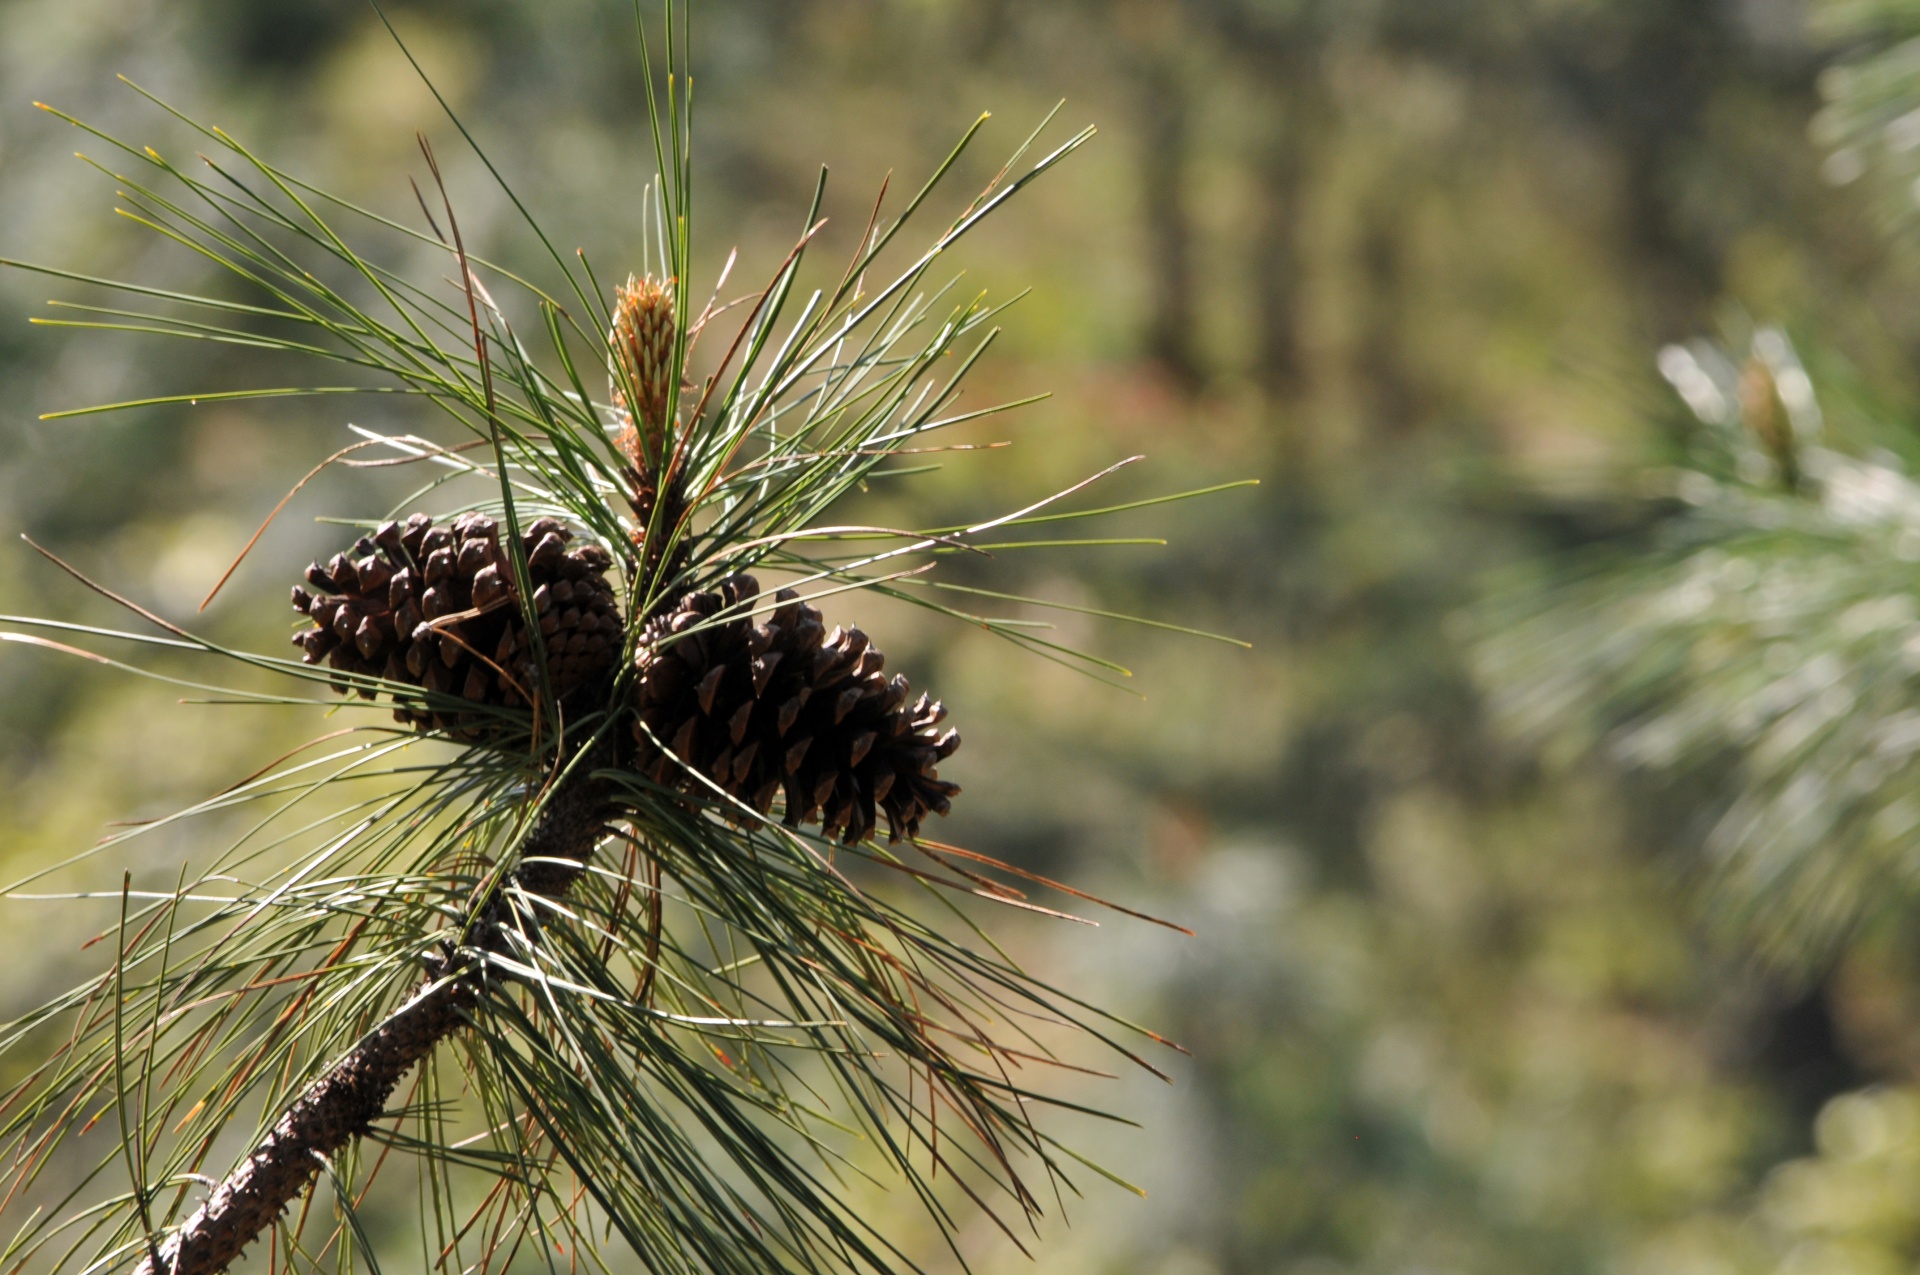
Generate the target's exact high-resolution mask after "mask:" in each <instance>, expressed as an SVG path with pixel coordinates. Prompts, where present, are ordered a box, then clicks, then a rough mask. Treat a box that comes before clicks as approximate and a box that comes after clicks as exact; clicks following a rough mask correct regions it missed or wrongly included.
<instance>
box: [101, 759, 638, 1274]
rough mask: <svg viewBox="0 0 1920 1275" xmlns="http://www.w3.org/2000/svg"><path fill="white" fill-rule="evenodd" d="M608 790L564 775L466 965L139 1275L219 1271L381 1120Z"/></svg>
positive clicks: (562, 889)
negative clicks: (517, 908)
mask: <svg viewBox="0 0 1920 1275" xmlns="http://www.w3.org/2000/svg"><path fill="white" fill-rule="evenodd" d="M608 797H609V792H608V788H607V786H606V785H605V783H603V782H602V781H599V780H596V779H594V778H592V776H591V775H590V774H588V773H587V772H586V771H585V770H584V768H580V769H577V770H576V775H575V777H573V778H569V779H568V780H565V781H563V782H562V784H561V786H560V788H559V789H558V790H557V791H556V792H555V793H554V795H553V797H552V799H551V801H550V803H549V805H548V808H547V810H546V812H545V813H544V814H543V815H542V816H541V818H540V821H539V823H538V824H536V825H535V826H534V828H533V829H532V831H530V832H529V833H528V835H527V839H526V841H525V843H524V844H523V846H522V848H521V856H520V859H521V861H520V865H519V867H518V868H516V869H515V871H514V874H513V883H512V885H513V887H514V888H511V889H502V890H497V891H494V892H493V893H492V894H491V895H490V896H489V897H488V898H487V900H486V901H485V902H484V903H483V904H482V905H481V906H480V908H479V909H478V911H477V914H476V915H475V916H474V917H473V918H472V921H471V924H470V925H469V926H468V927H467V928H468V930H469V932H470V934H471V936H472V941H471V943H470V945H469V946H468V947H467V948H466V949H464V950H465V952H467V953H468V954H469V955H467V956H466V958H465V959H464V960H463V961H461V963H460V965H459V967H458V968H453V969H446V970H442V971H438V972H436V975H435V977H433V978H430V979H428V980H427V982H426V983H425V984H424V985H422V986H421V988H420V989H419V990H418V991H417V992H416V993H415V994H414V996H413V998H412V999H410V1000H409V1001H408V1002H407V1003H406V1004H405V1005H402V1006H401V1007H400V1008H399V1009H398V1010H395V1011H394V1013H393V1014H392V1015H391V1016H390V1017H389V1018H388V1019H387V1020H386V1021H385V1022H383V1023H381V1024H380V1026H378V1027H376V1028H375V1029H374V1030H373V1031H372V1032H370V1033H368V1034H367V1035H366V1036H365V1037H364V1038H363V1039H362V1040H361V1041H360V1043H359V1044H357V1045H355V1046H354V1047H353V1049H352V1050H350V1051H349V1052H348V1053H347V1055H346V1056H345V1057H343V1058H342V1059H340V1061H339V1062H337V1063H335V1064H334V1065H333V1066H332V1067H330V1068H328V1070H327V1072H326V1074H324V1075H323V1076H321V1077H320V1079H318V1080H316V1081H315V1082H314V1083H313V1084H312V1085H311V1086H310V1087H309V1088H308V1089H307V1091H306V1092H305V1093H304V1094H302V1095H301V1096H300V1097H299V1099H298V1100H296V1101H295V1102H294V1104H293V1105H292V1106H291V1107H290V1108H288V1110H287V1113H286V1114H285V1115H283V1116H282V1117H281V1118H280V1120H279V1121H278V1122H277V1123H276V1124H275V1125H274V1126H273V1129H272V1131H271V1132H269V1133H268V1134H267V1136H266V1137H265V1138H263V1139H262V1140H261V1142H260V1145H259V1146H257V1147H256V1148H254V1150H253V1151H252V1152H251V1153H250V1154H249V1155H248V1156H247V1158H246V1159H244V1160H242V1161H241V1162H240V1164H239V1165H238V1167H236V1168H235V1169H234V1170H233V1172H231V1173H229V1174H228V1175H227V1177H226V1180H225V1181H223V1182H221V1183H220V1185H219V1186H217V1187H215V1188H214V1191H213V1193H212V1195H210V1196H209V1197H208V1198H207V1202H206V1203H205V1204H203V1205H201V1206H200V1207H199V1208H198V1209H196V1210H195V1211H194V1212H193V1214H192V1215H191V1216H190V1217H188V1218H187V1220H186V1222H185V1223H183V1224H182V1225H181V1227H180V1229H179V1230H177V1231H176V1232H175V1233H174V1234H173V1235H172V1236H171V1237H169V1238H168V1240H167V1241H166V1243H165V1244H164V1245H162V1246H161V1249H160V1266H159V1269H158V1270H156V1269H155V1267H154V1263H153V1259H152V1258H151V1257H149V1258H147V1259H146V1260H143V1261H142V1262H141V1263H140V1265H139V1267H138V1268H137V1270H136V1272H135V1275H219V1273H220V1272H222V1271H225V1270H226V1269H227V1268H228V1267H229V1266H230V1265H232V1264H233V1262H234V1261H235V1259H237V1258H238V1257H239V1256H240V1254H241V1251H242V1250H244V1249H245V1248H246V1247H247V1245H249V1244H251V1243H252V1242H253V1241H254V1240H255V1239H256V1238H257V1237H258V1236H259V1235H260V1233H261V1232H263V1231H265V1230H266V1229H267V1228H268V1227H269V1226H271V1225H273V1223H274V1222H275V1220H277V1219H278V1218H279V1217H280V1215H281V1214H282V1213H284V1212H285V1211H286V1209H287V1206H288V1205H289V1204H291V1203H292V1202H293V1201H294V1200H296V1199H298V1198H299V1197H300V1196H301V1194H302V1193H303V1192H305V1191H306V1189H307V1187H308V1186H309V1185H310V1184H311V1183H312V1182H313V1180H314V1177H315V1176H316V1175H317V1174H318V1173H319V1171H320V1168H321V1165H322V1162H323V1160H331V1159H332V1158H333V1157H334V1155H335V1154H336V1153H337V1152H338V1151H339V1150H340V1149H341V1148H342V1147H344V1146H346V1145H347V1144H348V1143H350V1142H352V1141H354V1140H355V1139H357V1138H360V1137H362V1136H363V1135H365V1134H366V1132H367V1131H368V1130H369V1129H371V1128H372V1127H373V1123H374V1121H376V1120H378V1119H379V1118H380V1115H381V1113H382V1112H383V1111H385V1110H386V1105H387V1100H388V1099H389V1098H390V1097H392V1095H393V1091H394V1088H395V1086H397V1085H398V1084H399V1083H400V1081H401V1079H402V1078H404V1077H405V1076H406V1074H407V1073H408V1072H409V1071H411V1070H412V1069H413V1066H414V1064H415V1063H418V1062H421V1061H423V1060H425V1059H427V1058H428V1057H429V1056H430V1055H431V1054H432V1053H433V1051H434V1049H435V1047H436V1046H438V1045H439V1043H440V1042H441V1041H442V1040H445V1039H446V1038H447V1037H448V1036H450V1035H452V1034H453V1033H454V1032H455V1031H456V1030H458V1029H459V1027H460V1026H461V1025H462V1024H463V1023H464V1022H465V1021H466V1015H467V1013H468V1011H469V1010H470V1009H472V1007H473V1006H474V1004H475V1003H476V1002H477V1000H478V993H479V984H480V982H481V980H482V979H483V978H484V977H485V974H486V970H487V963H486V959H485V958H486V956H487V955H491V954H499V953H501V952H503V951H504V950H505V945H506V941H507V940H506V933H507V928H508V926H509V925H510V924H512V923H513V921H514V920H515V919H516V918H514V917H513V916H512V912H513V904H512V899H513V896H514V894H515V893H525V894H527V895H531V896H534V897H536V898H541V899H549V900H558V899H560V898H563V897H565V895H566V894H567V892H568V891H569V890H570V889H572V887H573V884H574V882H576V881H577V880H579V878H580V875H581V873H582V871H583V870H584V868H585V864H586V860H587V858H588V856H589V855H591V854H592V853H593V848H594V846H595V844H597V843H598V841H599V840H600V836H601V834H602V832H603V831H604V821H605V819H606V817H607V814H608V813H609V809H610V803H609V800H608Z"/></svg>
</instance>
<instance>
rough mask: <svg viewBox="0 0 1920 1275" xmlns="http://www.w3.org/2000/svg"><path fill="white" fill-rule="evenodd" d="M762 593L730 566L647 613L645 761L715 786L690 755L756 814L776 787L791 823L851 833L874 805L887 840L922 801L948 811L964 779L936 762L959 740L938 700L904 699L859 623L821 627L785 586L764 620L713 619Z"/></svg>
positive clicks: (915, 820)
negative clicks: (948, 777)
mask: <svg viewBox="0 0 1920 1275" xmlns="http://www.w3.org/2000/svg"><path fill="white" fill-rule="evenodd" d="M759 594H760V586H759V584H758V583H757V582H756V581H755V580H754V579H753V577H752V576H745V575H737V576H733V577H731V578H730V579H728V580H726V581H725V582H723V583H722V584H721V585H720V590H719V592H717V593H695V594H690V595H689V596H687V597H686V598H684V599H682V600H681V602H680V603H679V606H678V607H677V609H675V610H674V611H673V612H671V613H669V614H666V615H663V616H661V617H659V618H658V619H656V620H655V621H654V622H653V623H652V624H650V625H649V626H648V632H647V634H646V641H645V642H644V643H643V644H642V648H641V653H640V656H639V662H640V680H639V704H640V713H639V723H638V724H637V725H636V726H635V730H634V734H635V736H636V738H637V739H638V747H637V748H636V750H635V765H636V766H637V768H638V769H639V770H640V771H641V773H643V774H645V775H646V776H647V777H648V778H650V779H652V780H653V781H654V782H655V783H659V784H665V785H668V786H672V787H677V788H680V789H682V790H683V791H686V792H689V793H695V794H698V793H701V792H710V790H708V789H706V787H705V785H703V784H702V783H701V782H700V781H699V780H697V779H696V778H694V777H693V776H692V775H690V774H689V773H688V772H687V769H686V768H687V767H688V766H691V767H692V768H693V769H694V770H696V771H698V772H699V773H700V774H701V775H704V776H706V777H707V778H708V779H710V780H712V781H713V783H714V784H716V785H718V786H719V787H720V788H721V789H723V790H724V791H726V792H727V793H729V794H730V795H732V796H733V797H735V798H736V799H738V800H739V801H741V802H743V803H745V804H746V805H748V806H751V807H752V808H753V809H754V810H756V811H758V812H760V813H761V814H765V813H767V812H768V810H770V809H771V808H772V805H773V801H774V798H775V797H776V796H783V797H784V802H785V807H786V810H785V818H786V823H787V824H788V826H790V827H798V826H799V825H800V824H802V823H812V822H814V821H816V820H817V821H819V822H820V823H821V824H822V826H823V828H824V830H825V831H826V833H827V835H828V836H830V837H834V838H837V839H838V840H840V841H843V842H845V843H846V844H848V845H854V844H857V843H859V842H861V841H864V840H866V839H867V838H868V837H869V836H871V835H872V834H873V831H874V827H875V819H876V816H877V814H878V812H880V811H884V812H885V813H886V816H887V831H888V836H889V839H891V840H895V841H897V840H899V839H900V838H901V837H903V836H905V837H912V836H914V835H916V834H917V833H918V831H919V828H920V821H921V819H922V818H923V817H925V815H926V814H927V812H928V811H932V812H933V813H935V814H941V815H944V814H946V813H947V810H948V806H949V803H950V801H951V799H952V798H953V797H954V796H955V795H956V794H958V793H959V791H960V788H959V786H958V785H957V784H951V783H947V782H945V781H944V780H942V779H941V778H940V777H939V775H938V774H937V773H936V772H935V769H934V767H935V765H936V764H937V763H938V762H940V761H942V760H944V759H945V758H947V757H950V756H951V755H952V754H953V751H954V750H955V749H956V748H958V747H960V734H959V732H958V731H953V730H949V731H946V732H945V733H942V732H941V731H940V730H939V724H940V722H941V720H942V719H943V718H944V717H946V715H947V710H946V708H945V707H944V706H943V705H941V704H939V703H936V702H933V701H931V700H929V699H928V697H927V696H926V695H924V694H923V695H921V696H920V698H919V699H918V700H916V701H914V702H913V703H911V704H909V703H908V702H907V696H908V693H909V688H908V686H907V679H906V678H904V677H901V676H899V675H895V676H894V677H893V678H892V679H888V678H887V677H885V676H884V675H883V674H882V673H881V671H880V670H881V666H882V664H883V663H884V660H883V657H882V656H881V654H880V652H879V651H878V650H876V649H874V647H873V645H872V644H871V643H870V642H869V641H868V640H867V636H866V634H864V633H862V632H861V631H860V630H859V629H856V628H846V629H839V628H836V629H834V631H833V632H832V633H831V634H828V633H827V632H826V631H825V629H824V626H823V625H822V623H821V619H820V612H819V611H817V610H815V609H814V608H813V607H812V606H809V605H808V604H807V603H805V602H802V601H800V599H799V597H798V595H797V594H795V593H794V592H793V591H792V590H791V589H782V590H780V592H778V593H776V594H775V595H774V600H775V601H776V602H778V603H779V605H778V607H776V609H775V610H774V611H773V613H772V614H771V615H768V616H766V617H764V622H763V623H756V622H755V621H754V620H753V619H751V618H748V617H745V616H742V617H738V618H733V619H723V620H715V619H714V617H715V616H717V615H719V613H720V612H721V611H722V610H724V609H727V608H729V607H735V608H739V607H742V604H744V603H746V602H747V601H748V600H749V599H751V598H754V597H757V596H759ZM662 746H664V749H665V750H666V751H663V748H662Z"/></svg>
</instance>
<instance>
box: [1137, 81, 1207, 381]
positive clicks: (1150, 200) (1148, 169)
mask: <svg viewBox="0 0 1920 1275" xmlns="http://www.w3.org/2000/svg"><path fill="white" fill-rule="evenodd" d="M1133 78H1134V82H1135V85H1136V88H1137V94H1138V96H1137V99H1136V100H1137V103H1138V108H1139V113H1140V121H1139V123H1140V185H1141V208H1142V212H1143V216H1144V220H1145V230H1146V242H1147V262H1146V265H1147V277H1148V280H1149V286H1150V289H1151V291H1150V294H1149V302H1148V304H1149V312H1148V318H1147V332H1146V347H1147V355H1148V357H1149V358H1151V359H1152V360H1153V362H1154V363H1155V364H1156V365H1158V366H1159V368H1160V369H1161V370H1162V371H1163V372H1165V373H1166V374H1167V376H1168V377H1169V378H1170V379H1171V380H1172V381H1173V382H1174V384H1175V385H1177V386H1179V387H1180V389H1182V390H1183V391H1186V392H1188V393H1191V392H1193V391H1195V390H1197V389H1199V388H1200V385H1201V383H1202V381H1203V380H1204V379H1205V374H1204V372H1203V371H1202V370H1201V366H1200V357H1199V349H1198V343H1197V342H1196V341H1195V339H1194V319H1195V313H1196V312H1195V282H1194V266H1193V255H1194V254H1193V222H1192V217H1191V215H1190V214H1189V212H1188V209H1187V201H1186V182H1187V161H1188V157H1189V152H1190V151H1191V149H1192V136H1191V125H1192V120H1191V115H1192V103H1191V101H1190V97H1189V91H1188V89H1187V86H1186V83H1185V80H1184V78H1183V77H1182V76H1181V74H1180V69H1179V66H1178V65H1177V63H1176V61H1175V57H1174V54H1173V51H1172V50H1171V49H1168V48H1166V47H1164V46H1163V47H1161V48H1158V49H1154V50H1149V51H1143V52H1142V53H1141V55H1140V56H1139V57H1137V58H1136V59H1135V63H1134V71H1133Z"/></svg>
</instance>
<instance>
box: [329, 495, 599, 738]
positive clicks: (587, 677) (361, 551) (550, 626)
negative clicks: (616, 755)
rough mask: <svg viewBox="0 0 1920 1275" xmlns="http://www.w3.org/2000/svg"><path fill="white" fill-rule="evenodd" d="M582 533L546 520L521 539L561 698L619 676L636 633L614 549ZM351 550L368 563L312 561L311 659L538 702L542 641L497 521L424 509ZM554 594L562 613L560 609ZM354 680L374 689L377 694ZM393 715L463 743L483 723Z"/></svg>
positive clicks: (426, 713) (488, 697) (405, 712)
mask: <svg viewBox="0 0 1920 1275" xmlns="http://www.w3.org/2000/svg"><path fill="white" fill-rule="evenodd" d="M572 534H573V533H572V532H571V531H570V530H569V529H568V528H566V527H565V526H564V525H563V524H561V523H560V522H559V521H558V520H556V519H552V518H541V519H538V520H536V521H535V522H534V523H533V524H532V525H531V526H529V527H528V528H526V530H525V531H524V532H523V533H522V537H521V547H522V550H523V551H524V552H525V553H526V555H527V567H528V574H529V576H530V577H531V581H532V583H533V585H534V589H535V592H534V603H535V609H536V611H537V612H538V613H539V614H540V627H541V631H542V634H543V636H544V637H545V639H546V642H545V645H546V651H545V655H546V673H547V677H548V680H549V684H550V685H551V686H552V688H553V691H554V693H555V694H556V695H557V696H560V697H562V698H565V697H567V696H569V695H572V694H573V693H575V692H576V691H578V690H579V689H580V688H581V687H582V686H584V685H586V684H587V683H589V682H591V681H594V680H596V679H599V678H601V677H603V676H604V675H605V674H607V673H609V672H611V671H612V669H613V667H614V664H615V663H616V660H617V655H618V650H619V647H620V646H621V638H622V635H623V634H624V632H625V626H624V624H623V623H622V621H621V619H620V614H619V609H618V607H617V605H616V603H615V601H614V596H613V587H612V585H611V583H609V582H608V581H607V579H606V572H607V570H608V569H609V568H610V567H611V566H612V565H613V559H612V557H611V556H610V555H609V554H608V553H607V552H606V551H605V550H604V549H602V548H600V547H599V546H598V545H594V544H583V545H581V546H579V547H577V548H571V549H570V548H569V547H568V542H569V541H570V540H571V539H572ZM354 552H355V553H356V554H358V555H359V557H358V558H357V559H356V558H349V557H348V556H347V555H346V554H344V553H341V554H335V555H334V556H333V558H332V559H331V560H329V561H328V563H327V564H326V565H325V566H321V565H320V564H318V563H315V564H313V565H312V566H310V567H308V568H307V572H306V579H307V583H308V584H309V585H311V586H312V587H313V589H315V590H317V591H318V592H317V593H309V592H308V591H307V590H306V589H303V588H298V587H296V588H295V589H294V591H293V598H292V601H293V607H294V610H296V611H299V612H301V613H302V614H304V615H305V616H306V617H307V618H308V619H309V620H310V621H312V627H311V628H308V629H305V630H302V631H301V632H299V633H297V634H295V635H294V638H293V640H294V642H295V644H297V645H298V646H300V647H301V648H302V650H303V651H304V652H305V660H306V662H307V663H309V664H318V663H319V662H321V661H322V660H323V659H324V660H325V661H326V663H327V666H328V667H329V668H332V669H334V670H336V671H338V672H342V673H350V674H356V675H360V676H365V677H383V678H386V679H387V680H389V681H395V682H410V683H412V684H414V685H417V686H421V687H423V688H425V689H427V690H429V691H432V692H435V693H436V694H443V695H456V694H457V695H458V696H459V697H460V698H463V699H467V700H471V701H473V702H474V703H475V704H477V705H502V706H508V707H518V706H523V705H525V704H527V703H528V698H529V696H530V695H532V694H533V691H534V688H535V687H536V686H537V685H538V684H539V676H538V671H537V667H536V664H535V661H534V644H533V643H532V641H531V640H529V637H528V634H527V633H526V622H525V618H524V616H523V614H522V608H521V606H520V604H519V602H518V600H517V599H518V588H517V585H516V583H515V581H514V573H513V569H512V562H511V559H510V558H509V557H508V556H507V554H506V552H505V551H504V550H503V549H502V548H501V547H500V542H499V528H498V526H497V524H496V523H495V522H494V521H493V519H491V518H487V517H484V516H482V515H478V514H468V515H465V516H463V517H462V518H459V519H457V520H456V521H455V522H454V523H453V525H452V526H451V527H450V528H449V527H436V526H434V525H433V524H432V520H431V519H429V518H427V517H426V516H425V515H423V514H414V515H412V516H411V517H409V518H408V519H407V521H406V523H405V524H404V526H403V525H402V524H399V523H393V522H389V523H385V524H382V525H381V527H380V528H379V529H378V530H376V531H375V532H374V534H373V535H372V536H371V537H362V538H361V539H360V541H358V542H357V543H356V544H355V545H354ZM556 600H558V601H559V602H560V603H563V604H564V605H565V609H564V610H561V611H558V612H556V610H555V602H556ZM337 685H338V686H339V688H340V689H343V690H344V689H345V685H344V683H341V684H337ZM354 689H355V690H356V692H357V693H358V694H360V695H361V696H362V697H363V698H371V697H372V695H373V693H374V692H373V690H372V689H371V688H369V687H356V688H354ZM395 716H396V717H397V718H399V719H400V720H401V721H403V722H406V723H408V724H411V725H414V726H421V727H429V726H430V727H435V728H440V729H446V730H450V731H452V732H453V733H455V734H456V735H460V736H461V737H465V738H472V737H474V735H475V734H476V732H478V731H480V730H481V729H482V727H483V723H484V718H482V717H480V716H479V715H476V714H470V713H452V712H446V711H433V710H426V709H419V708H413V707H402V708H400V709H398V710H396V712H395Z"/></svg>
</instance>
